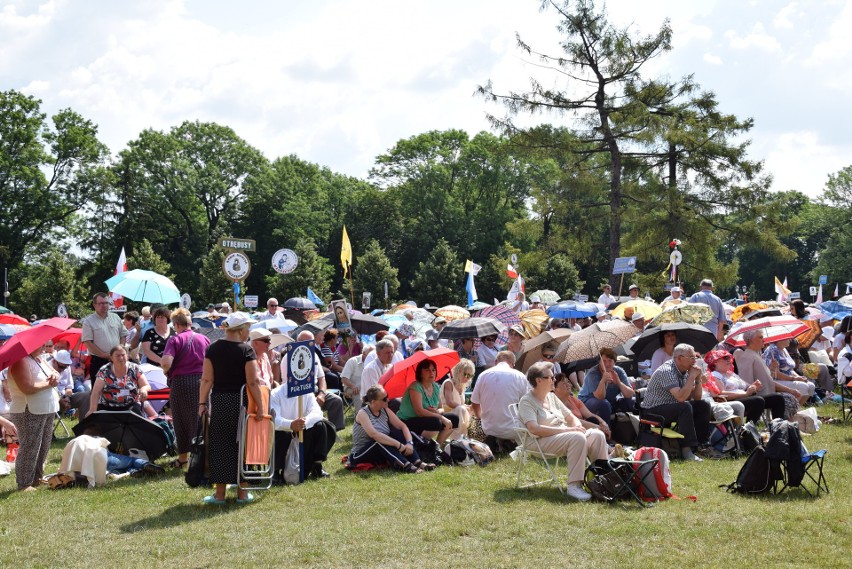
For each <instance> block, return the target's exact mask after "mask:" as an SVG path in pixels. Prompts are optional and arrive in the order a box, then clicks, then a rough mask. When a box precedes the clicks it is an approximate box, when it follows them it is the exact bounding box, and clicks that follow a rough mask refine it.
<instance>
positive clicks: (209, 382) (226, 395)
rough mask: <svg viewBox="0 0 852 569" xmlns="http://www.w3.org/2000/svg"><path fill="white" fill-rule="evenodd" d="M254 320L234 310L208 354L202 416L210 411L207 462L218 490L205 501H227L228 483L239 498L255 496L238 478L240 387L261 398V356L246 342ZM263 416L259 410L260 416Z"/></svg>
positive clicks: (201, 393) (200, 407) (203, 376)
mask: <svg viewBox="0 0 852 569" xmlns="http://www.w3.org/2000/svg"><path fill="white" fill-rule="evenodd" d="M252 323H254V320H252V319H251V317H249V315H248V314H246V313H244V312H234V313H233V314H231V315H229V316H228V319H227V320H225V322H224V323H223V324H222V327H223V328H224V329H225V337H224V338H222V339H221V340H219V341H217V342H214V343H213V344H211V345H210V347H209V348H208V349H207V353H206V354H205V356H204V366H203V371H202V374H201V389H200V391H199V397H198V416H199V417H201V416H203V415H204V413H209V414H210V426H209V428H208V432H207V462H208V468H209V471H210V477H209V478H210V482H211V483H213V484H215V486H216V492H215V493H214V494H213V495H212V496H207V497H205V498H204V503H205V504H224V503H225V489H226V488H227V485H228V484H238V483H239V485H240V487H239V488H238V489H237V502H238V503H246V502H251V501H252V500H253V499H254V496H252V495H251V494H250V493H248V492H247V491H246V490H245V489H244V488H243V487H242V486H243V485H244V484H243V482H242V481H241V480H238V479H237V468H238V461H239V446H238V444H237V432H238V429H239V419H240V391H241V390H242V388H243V386H246V389H247V390H248V391H250V392H251V395H252V397H254V399H255V401H261V394H260V389H259V387H258V382H257V368H256V366H255V363H254V361H255V359H257V356H256V355H255V353H254V350H253V349H252V347H251V346H249V345H248V344H247V343H246V340H247V339H248V336H249V326H250V325H251V324H252ZM261 419H262V417H261V416H260V414H258V417H257V420H261Z"/></svg>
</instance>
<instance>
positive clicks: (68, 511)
mask: <svg viewBox="0 0 852 569" xmlns="http://www.w3.org/2000/svg"><path fill="white" fill-rule="evenodd" d="M819 411H820V414H834V415H838V414H839V407H838V406H837V405H829V406H825V407H822V408H820V409H819ZM850 442H852V423H850V424H848V425H843V424H832V425H826V426H824V427H823V428H822V430H821V431H820V432H819V433H817V434H816V435H814V436H809V437H808V436H806V437H805V444H806V445H807V446H808V448H810V449H812V450H816V449H818V448H827V449H828V450H829V453H828V455H827V458H826V468H825V470H826V476H827V478H828V483H829V486H830V488H831V493H830V494H828V495H823V496H821V497H820V498H819V499H811V498H808V497H807V496H806V495H805V494H804V493H803V492H802V491H801V490H799V489H794V490H792V491H788V492H786V493H785V494H783V495H781V496H764V497H757V498H750V497H742V496H734V495H730V494H727V493H726V492H725V491H724V489H720V488H719V487H718V486H719V484H727V483H729V482H731V481H732V480H733V479H734V478H735V477H736V474H737V472H738V470H739V468H740V466H741V464H742V463H743V460H744V459H739V460H735V461H734V460H724V461H709V460H708V461H704V462H703V463H700V464H695V463H691V464H685V463H675V464H673V466H672V476H673V480H674V486H675V488H674V490H675V493H676V494H677V495H678V496H681V497H685V496H690V495H694V496H697V498H698V499H697V501H696V502H692V501H690V500H669V501H667V502H665V503H660V504H657V505H656V506H654V507H653V508H648V509H641V508H639V507H637V506H636V505H635V504H633V505H627V506H625V505H621V504H617V505H607V504H601V503H585V504H580V503H575V502H570V501H566V500H565V499H564V498H562V497H561V496H560V495H559V494H558V493H557V491H556V490H555V489H551V488H546V487H541V488H535V489H527V490H515V489H514V482H515V478H514V473H515V470H514V467H515V464H514V463H513V462H512V461H511V459H508V458H505V459H501V460H498V461H496V462H495V463H493V464H491V465H489V466H488V467H486V468H478V467H472V468H461V467H459V468H450V467H447V468H440V469H438V470H437V471H435V472H427V473H424V474H420V475H406V474H397V473H393V472H388V471H382V472H376V473H365V474H352V473H349V472H347V471H345V470H344V469H343V468H342V466H341V465H340V461H339V457H340V456H341V455H343V454H345V453H346V452H347V450H348V448H349V444H350V438H349V429H347V430H346V431H344V433H343V436H342V437H341V440H340V441H339V442H338V444H337V446H335V448H334V449H333V451H332V454H333V456H334V459H332V460H330V461H329V464H328V466H327V467H326V468H327V470H329V471H330V472H331V473H332V478H331V479H328V480H323V481H311V482H307V483H305V484H302V485H300V486H297V487H285V488H280V487H276V488H274V489H272V490H270V491H267V492H260V493H259V494H260V497H259V500H258V501H257V502H255V503H253V504H249V505H244V506H238V505H236V504H234V503H230V504H229V505H228V506H226V507H215V506H214V507H210V506H204V505H202V504H201V498H202V497H203V496H204V495H205V494H206V493H208V492H207V491H205V490H203V489H190V488H188V487H187V486H186V485H185V484H184V482H183V479H182V477H181V476H179V475H178V474H177V473H176V472H174V471H173V472H170V473H169V474H168V475H167V476H166V477H164V478H160V479H157V480H153V481H148V480H141V479H124V480H120V481H117V482H112V483H109V484H108V485H107V486H106V487H104V488H98V489H95V490H86V489H69V490H57V491H53V490H48V489H47V488H43V489H41V490H39V491H38V492H33V493H18V492H15V491H14V488H15V481H14V475H12V476H8V477H5V478H3V479H0V512H2V514H1V515H0V537H2V540H0V544H2V547H3V552H2V554H0V566H2V567H13V568H16V567H21V568H24V567H26V568H30V567H90V568H99V567H166V566H168V567H180V568H190V567H237V566H253V567H272V566H280V567H284V566H286V567H372V566H375V567H378V566H381V567H395V566H400V567H459V566H470V567H560V566H571V567H604V566H606V567H619V566H620V567H626V566H630V567H637V568H638V567H642V568H644V567H692V566H702V567H727V566H732V567H733V566H738V567H743V566H752V565H758V564H759V565H760V566H764V567H773V568H774V567H788V566H789V567H792V566H797V567H841V566H852V562H850V561H849V554H848V553H847V552H846V544H847V543H848V541H849V538H850V536H852V531H850V512H852V494H850V492H849V491H848V483H847V481H846V478H847V477H848V476H850V473H852V465H851V464H850V461H852V451H850ZM62 447H63V443H62V442H57V443H55V444H54V448H53V451H52V453H51V456H50V463H49V466H48V472H54V471H56V469H57V468H58V463H59V457H60V453H61V450H62ZM163 462H165V460H164V461H163ZM231 495H232V493H231Z"/></svg>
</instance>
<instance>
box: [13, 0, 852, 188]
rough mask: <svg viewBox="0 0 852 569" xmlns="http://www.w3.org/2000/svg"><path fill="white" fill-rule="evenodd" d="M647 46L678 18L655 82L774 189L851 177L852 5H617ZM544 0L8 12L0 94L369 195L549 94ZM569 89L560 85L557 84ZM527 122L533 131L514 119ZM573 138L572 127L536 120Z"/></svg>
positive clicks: (107, 4) (551, 38) (60, 5)
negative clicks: (351, 181)
mask: <svg viewBox="0 0 852 569" xmlns="http://www.w3.org/2000/svg"><path fill="white" fill-rule="evenodd" d="M606 7H607V11H608V14H609V18H610V20H611V21H612V22H613V23H614V24H617V25H619V26H631V29H633V30H634V31H635V32H636V33H637V34H642V35H649V34H653V33H655V32H656V31H658V29H659V27H660V25H661V24H662V23H663V21H664V20H665V19H666V18H668V19H669V20H670V22H671V26H672V29H673V50H672V51H671V52H669V53H667V54H664V55H662V56H661V57H660V58H658V59H656V60H654V61H653V62H652V63H651V65H649V66H648V67H647V68H646V69H645V71H646V73H647V74H648V75H649V76H657V77H659V76H668V77H670V78H672V79H677V78H680V77H683V76H685V75H688V74H692V75H693V76H694V80H695V81H696V82H697V83H699V84H700V85H701V86H702V88H703V89H705V90H710V91H713V92H715V93H716V96H717V100H718V102H719V104H720V110H721V111H722V112H725V113H732V114H735V115H737V116H738V117H739V118H746V117H751V118H753V119H754V122H755V125H754V128H753V129H752V131H751V132H750V133H749V135H748V138H750V139H751V146H750V150H749V157H750V158H751V159H752V160H759V161H763V162H764V163H765V171H766V172H768V173H770V174H772V176H773V179H774V183H773V186H772V188H773V189H774V190H791V189H795V190H799V191H801V192H804V193H806V194H808V195H810V196H812V197H817V196H819V195H820V194H821V193H822V191H823V188H824V186H825V183H826V181H827V179H828V175H829V174H832V173H835V172H837V171H839V170H840V169H842V168H844V167H846V166H848V165H850V164H852V142H851V141H850V137H849V136H848V133H849V132H850V130H852V129H850V127H852V113H850V112H849V106H850V105H849V102H850V93H852V73H849V68H850V65H849V64H850V62H852V53H850V52H852V38H850V30H852V2H846V1H840V0H826V1H813V2H804V1H801V2H786V1H784V0H781V1H757V0H754V1H746V0H716V1H713V0H702V1H700V2H699V1H689V2H684V1H683V0H672V1H667V0H642V1H636V0H610V1H609V2H607V3H606ZM539 8H540V2H539V0H426V1H420V2H404V1H400V0H396V1H390V0H340V1H334V0H313V1H311V2H301V1H299V2H297V1H295V0H287V1H282V0H279V1H261V0H242V1H241V2H229V1H224V0H146V1H144V2H116V1H115V0H82V1H76V2H72V1H71V0H30V1H27V0H0V38H2V39H0V89H2V90H4V91H5V90H9V89H14V90H18V91H22V92H24V93H26V94H28V95H32V96H34V97H36V98H38V99H40V100H41V101H42V110H43V111H44V112H46V113H48V114H49V115H50V114H53V113H55V112H56V111H58V110H60V109H64V108H71V109H73V110H74V111H77V112H78V113H80V114H81V115H82V116H83V117H85V118H87V119H90V120H92V121H93V122H95V123H96V124H97V125H98V127H99V135H100V138H101V140H102V141H103V142H104V143H105V144H106V145H107V146H108V147H109V148H110V150H111V151H112V152H113V153H114V154H117V153H118V152H119V151H121V150H122V149H124V148H126V146H127V144H128V143H129V142H130V141H132V140H134V139H136V138H137V137H138V135H139V133H140V132H141V131H142V130H144V129H146V128H153V129H156V130H161V131H168V130H169V129H170V128H172V127H174V126H177V125H179V124H181V123H182V122H183V121H186V120H192V121H194V120H199V121H210V122H216V123H219V124H222V125H226V126H229V127H231V128H233V129H234V131H235V132H236V133H237V135H238V136H240V137H242V138H243V139H244V140H246V141H247V142H248V143H249V144H251V145H252V146H254V147H256V148H258V149H259V150H261V151H262V152H263V153H264V154H265V155H266V156H267V157H268V158H270V159H274V158H277V157H280V156H286V155H290V154H295V155H296V156H298V157H299V158H301V159H303V160H307V161H310V162H314V163H317V164H320V165H321V166H326V167H328V168H330V169H331V170H333V171H335V172H339V173H342V174H347V175H351V176H354V177H357V178H366V177H367V176H368V173H369V170H370V168H371V167H372V166H373V164H374V162H375V158H376V157H377V156H378V155H380V154H383V153H385V152H387V151H388V150H390V149H391V148H392V147H393V146H394V144H395V143H396V142H398V141H399V140H401V139H406V138H410V137H413V136H416V135H418V134H420V133H423V132H427V131H430V130H445V129H451V128H460V129H464V130H466V131H467V132H469V133H470V134H471V135H474V134H476V133H477V132H479V131H482V130H490V126H489V123H488V120H487V118H486V117H487V114H488V113H492V114H496V115H502V114H503V110H502V108H501V107H499V106H497V105H495V104H493V103H489V102H486V101H485V100H484V99H482V98H481V97H479V96H477V95H476V94H475V91H476V88H477V86H480V85H483V84H485V83H486V82H487V81H489V80H490V81H492V82H493V85H494V88H495V91H498V92H507V91H510V90H514V91H523V90H525V89H526V88H527V86H528V85H529V79H530V77H536V78H538V79H539V80H542V81H543V82H545V83H547V82H548V81H550V82H552V81H554V78H553V76H552V75H548V74H546V73H545V72H544V71H543V70H542V69H541V67H540V66H538V65H537V63H536V62H535V61H534V60H532V58H530V57H529V56H525V54H524V53H523V52H521V51H520V50H519V49H518V48H517V45H516V39H515V38H516V34H517V35H518V36H520V37H521V39H523V40H524V41H525V42H526V43H528V44H530V45H532V46H533V47H535V48H536V49H537V50H538V51H541V52H546V53H553V54H558V53H559V40H560V34H559V32H558V31H557V29H556V26H557V25H558V22H559V20H558V18H557V16H556V14H555V12H554V11H553V10H544V11H541V10H540V9H539ZM554 85H557V86H558V83H554ZM519 120H524V119H519ZM526 120H528V121H529V123H528V124H534V123H537V122H541V121H542V120H546V121H548V122H554V123H558V124H565V125H570V119H568V118H566V117H544V118H542V117H535V118H528V119H526Z"/></svg>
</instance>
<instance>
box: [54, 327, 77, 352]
mask: <svg viewBox="0 0 852 569" xmlns="http://www.w3.org/2000/svg"><path fill="white" fill-rule="evenodd" d="M82 337H83V329H82V328H69V329H68V330H66V331H65V332H62V333H61V334H57V335H56V336H54V338H53V343H54V344H55V343H56V342H61V341H62V340H65V341H66V342H68V345H69V346H71V347H72V348H73V347H74V346H76V345H77V343H78V342H79V341H80V338H82Z"/></svg>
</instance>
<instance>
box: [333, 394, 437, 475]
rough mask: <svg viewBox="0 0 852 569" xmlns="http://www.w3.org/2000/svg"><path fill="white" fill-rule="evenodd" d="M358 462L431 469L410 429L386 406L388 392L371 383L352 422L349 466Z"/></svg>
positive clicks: (409, 469)
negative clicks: (422, 456) (421, 457)
mask: <svg viewBox="0 0 852 569" xmlns="http://www.w3.org/2000/svg"><path fill="white" fill-rule="evenodd" d="M359 464H375V465H385V464H390V465H391V466H392V467H394V468H396V469H397V470H402V471H404V472H411V473H421V472H423V471H424V470H432V469H434V468H435V465H434V464H426V463H424V462H423V461H422V460H420V457H419V456H418V455H417V451H415V450H414V442H413V441H412V440H411V431H409V430H408V427H406V426H405V423H403V422H402V421H400V420H399V417H397V416H396V414H394V412H393V411H391V410H390V409H388V394H387V392H386V391H385V390H384V388H383V387H382V386H380V385H374V386H373V387H371V388H369V389H368V390H367V393H366V395H364V407H362V408H361V410H360V411H358V414H357V415H355V424H354V425H352V451H351V452H350V453H349V466H350V467H356V466H358V465H359Z"/></svg>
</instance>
